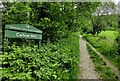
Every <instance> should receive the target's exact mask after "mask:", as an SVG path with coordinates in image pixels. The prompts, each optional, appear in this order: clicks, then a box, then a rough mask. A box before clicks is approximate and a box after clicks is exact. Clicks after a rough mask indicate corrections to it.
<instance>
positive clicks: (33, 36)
mask: <svg viewBox="0 0 120 81" xmlns="http://www.w3.org/2000/svg"><path fill="white" fill-rule="evenodd" d="M16 36H17V37H26V38H36V35H32V34H31V35H28V34H24V33H23V34H20V33H16Z"/></svg>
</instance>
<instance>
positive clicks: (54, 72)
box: [2, 34, 79, 81]
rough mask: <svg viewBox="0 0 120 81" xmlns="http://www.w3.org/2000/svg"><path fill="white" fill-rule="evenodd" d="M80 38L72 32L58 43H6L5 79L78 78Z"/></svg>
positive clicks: (3, 56)
mask: <svg viewBox="0 0 120 81" xmlns="http://www.w3.org/2000/svg"><path fill="white" fill-rule="evenodd" d="M78 41H79V37H78V36H77V35H73V34H71V36H69V38H63V39H61V40H60V41H59V42H57V43H55V44H51V43H47V45H43V46H42V47H41V49H40V50H38V49H37V46H33V47H30V46H24V45H23V46H21V47H20V46H16V45H15V44H13V45H12V46H7V52H4V54H3V55H2V67H3V68H2V79H3V80H10V79H12V80H32V81H35V80H49V81H50V80H51V81H52V80H60V81H61V80H63V79H77V74H78V61H79V44H78V43H79V42H78Z"/></svg>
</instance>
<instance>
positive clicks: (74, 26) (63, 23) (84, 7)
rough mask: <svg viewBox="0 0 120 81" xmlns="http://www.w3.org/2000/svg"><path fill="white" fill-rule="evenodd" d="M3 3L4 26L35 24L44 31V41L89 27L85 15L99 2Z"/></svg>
mask: <svg viewBox="0 0 120 81" xmlns="http://www.w3.org/2000/svg"><path fill="white" fill-rule="evenodd" d="M3 4H4V6H5V10H4V11H3V27H4V26H5V24H20V23H21V24H30V25H33V26H35V27H36V28H38V29H41V30H42V31H43V41H42V42H47V40H50V41H57V40H59V39H61V38H62V37H68V35H69V33H71V32H76V31H79V30H80V29H83V30H84V31H86V30H87V29H89V24H87V23H88V22H86V21H85V20H86V18H85V16H87V15H88V14H87V13H88V10H89V11H90V12H91V13H92V12H93V11H95V9H96V7H97V6H98V4H99V3H92V2H85V3H82V2H74V3H72V2H65V3H60V2H56V3H54V2H51V3H49V2H43V3H41V2H32V3H30V2H4V3H3ZM82 19H83V20H82ZM81 23H83V25H82V24H81ZM84 26H85V27H86V28H85V29H84ZM84 31H83V32H84ZM89 31H90V29H89Z"/></svg>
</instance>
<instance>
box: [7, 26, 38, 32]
mask: <svg viewBox="0 0 120 81" xmlns="http://www.w3.org/2000/svg"><path fill="white" fill-rule="evenodd" d="M9 27H10V28H12V29H17V30H23V31H31V32H40V31H38V30H32V29H30V26H27V27H26V28H19V27H14V26H9Z"/></svg>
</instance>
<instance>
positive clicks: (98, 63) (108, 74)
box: [87, 45, 118, 80]
mask: <svg viewBox="0 0 120 81" xmlns="http://www.w3.org/2000/svg"><path fill="white" fill-rule="evenodd" d="M87 48H88V51H89V54H90V57H91V58H92V60H93V62H94V64H95V70H96V71H97V72H98V74H99V75H100V77H101V78H102V79H116V80H117V79H118V77H117V76H116V75H115V74H114V73H113V72H112V70H111V69H110V68H109V67H107V66H106V63H105V62H104V61H103V60H102V58H100V57H99V55H97V54H96V53H95V52H94V51H93V50H92V48H91V47H90V46H89V45H87Z"/></svg>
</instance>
